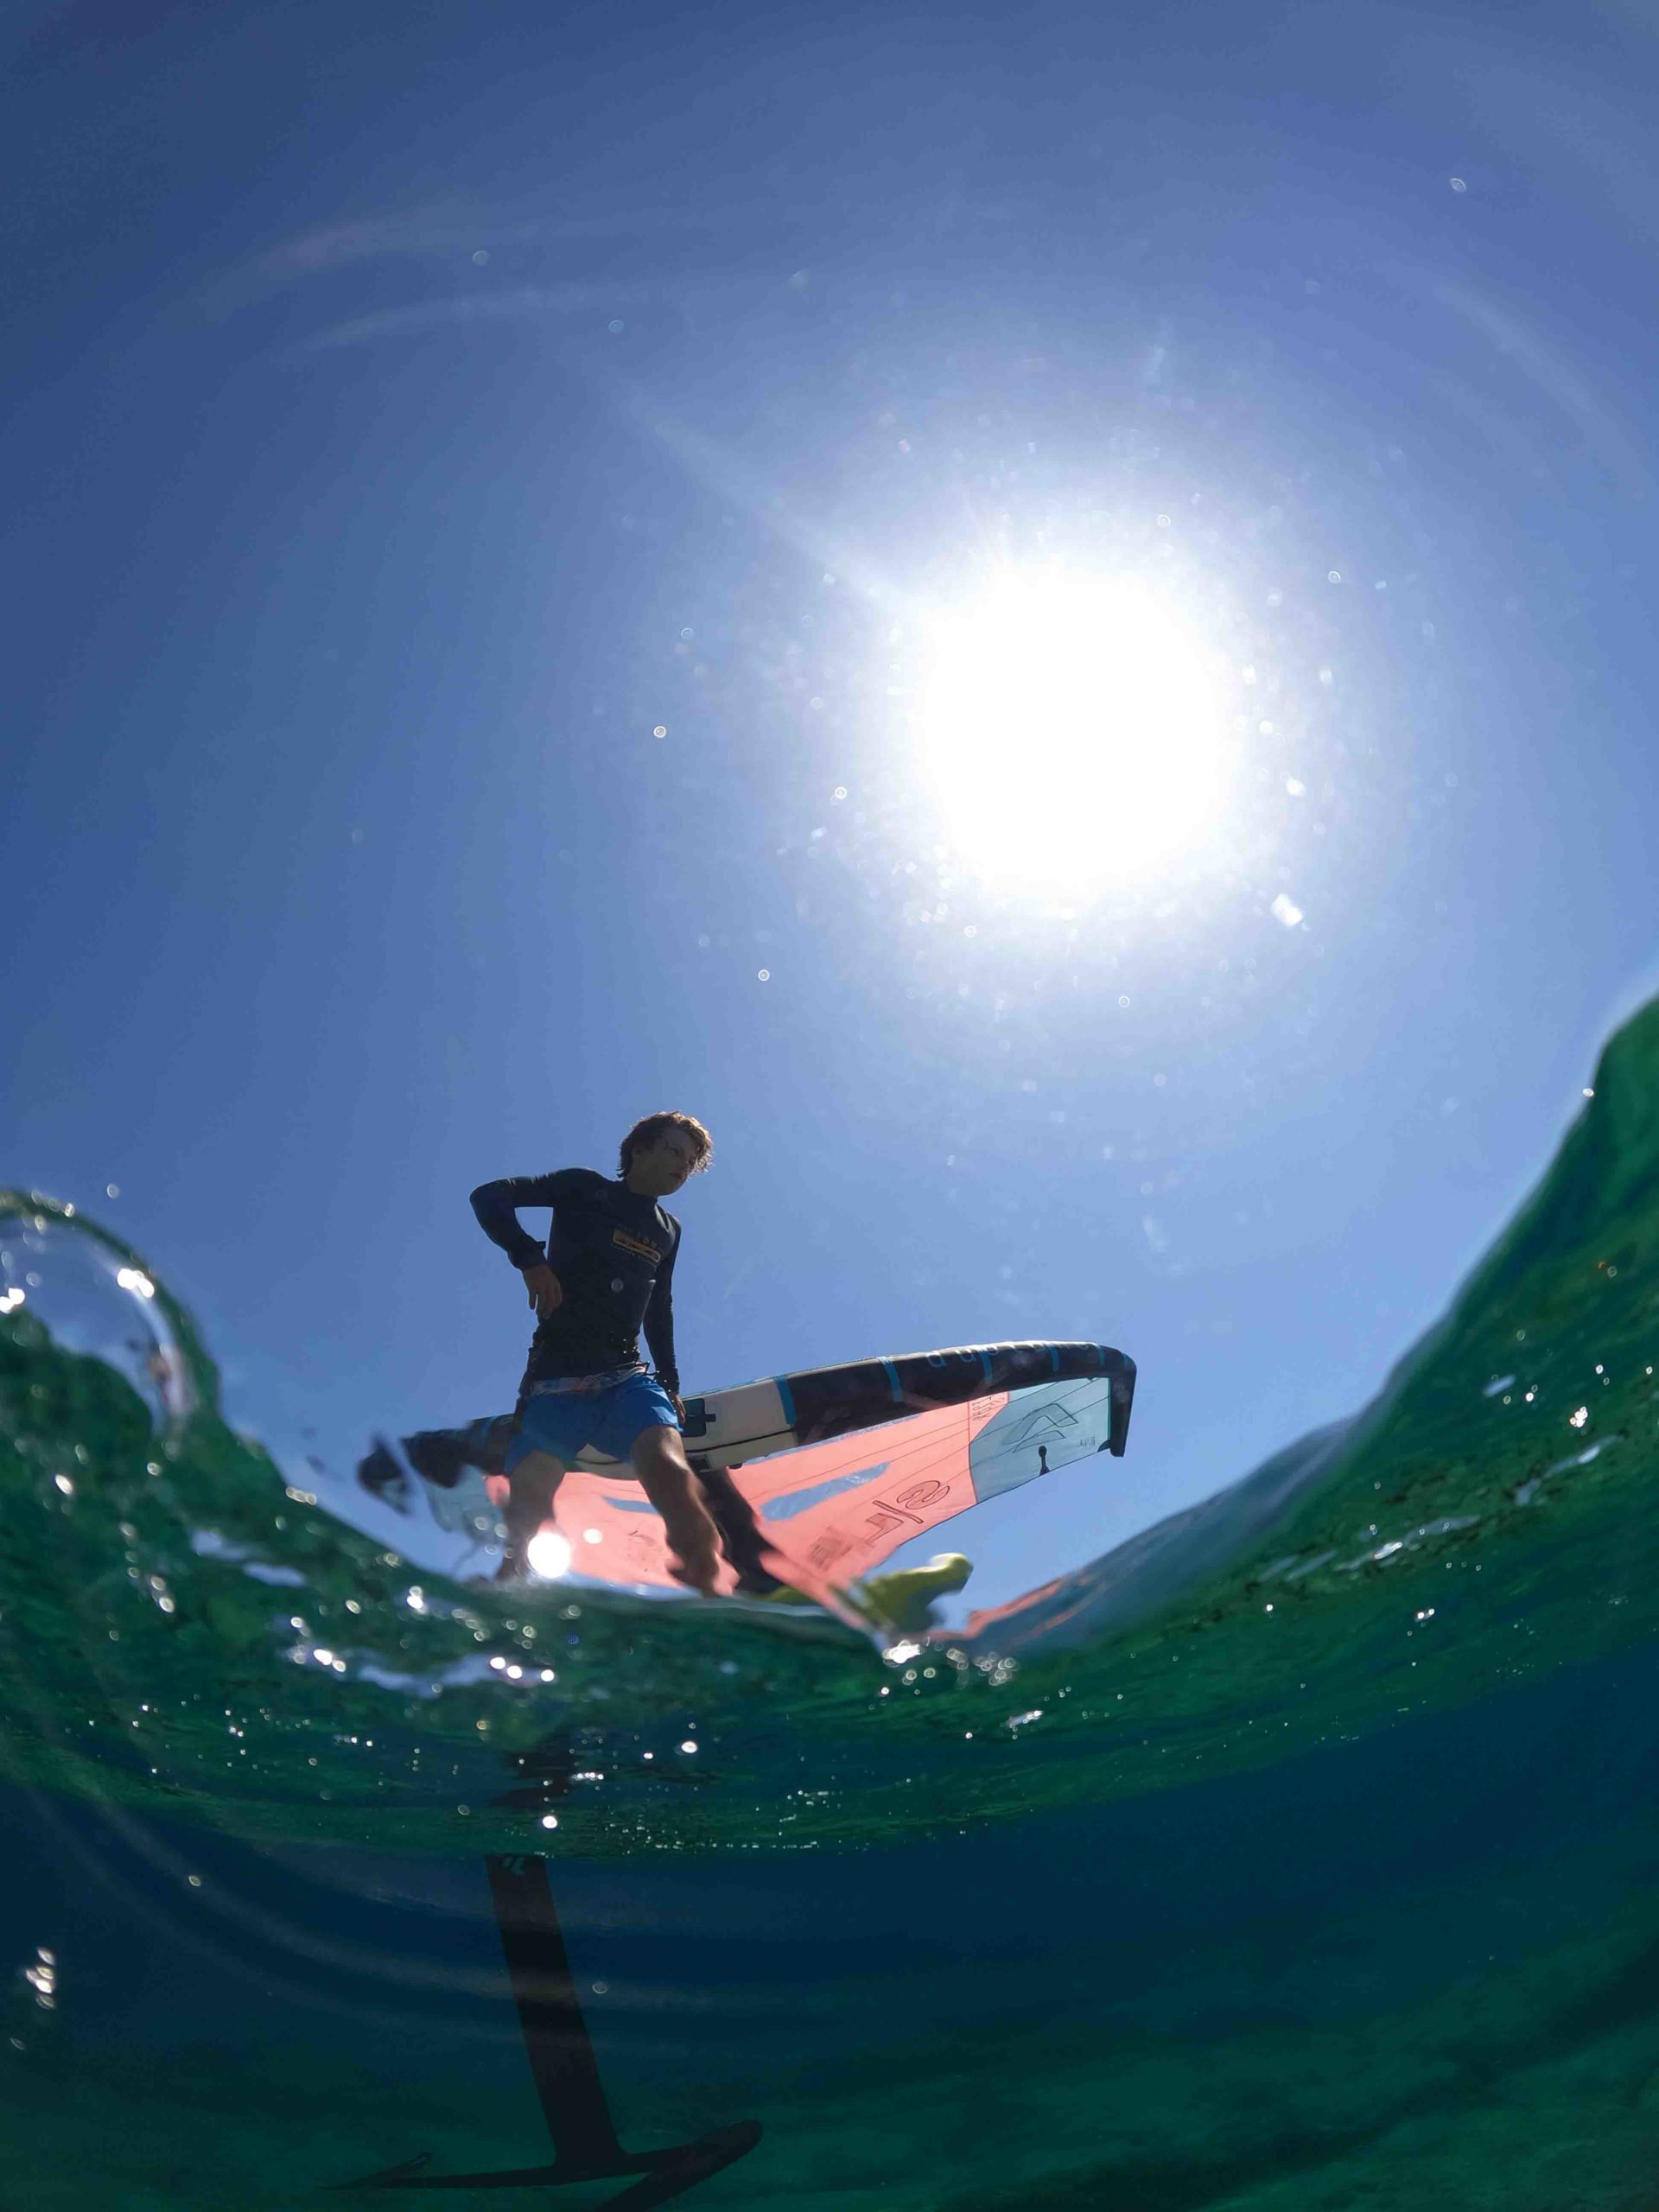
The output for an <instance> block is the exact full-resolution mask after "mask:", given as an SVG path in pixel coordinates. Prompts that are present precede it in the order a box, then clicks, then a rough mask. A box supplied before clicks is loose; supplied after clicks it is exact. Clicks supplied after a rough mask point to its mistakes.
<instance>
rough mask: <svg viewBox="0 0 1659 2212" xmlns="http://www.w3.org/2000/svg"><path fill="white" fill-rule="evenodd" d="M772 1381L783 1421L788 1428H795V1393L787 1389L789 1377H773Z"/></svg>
mask: <svg viewBox="0 0 1659 2212" xmlns="http://www.w3.org/2000/svg"><path fill="white" fill-rule="evenodd" d="M772 1383H773V1386H774V1388H775V1389H776V1390H777V1392H778V1398H779V1403H780V1404H781V1405H782V1407H783V1409H784V1419H785V1421H786V1422H787V1424H788V1425H789V1427H791V1428H793V1427H794V1426H795V1393H794V1392H793V1391H792V1390H791V1389H790V1387H789V1377H788V1376H786V1375H774V1376H772Z"/></svg>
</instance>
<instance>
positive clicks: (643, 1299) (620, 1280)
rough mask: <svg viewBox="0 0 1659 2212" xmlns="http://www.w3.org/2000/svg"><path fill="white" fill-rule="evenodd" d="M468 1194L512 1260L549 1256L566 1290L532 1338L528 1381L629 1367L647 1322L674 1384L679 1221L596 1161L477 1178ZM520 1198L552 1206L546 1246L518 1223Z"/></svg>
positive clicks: (520, 1262) (663, 1372) (518, 1263)
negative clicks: (594, 1164) (491, 1179)
mask: <svg viewBox="0 0 1659 2212" xmlns="http://www.w3.org/2000/svg"><path fill="white" fill-rule="evenodd" d="M472 1203H473V1211H474V1213H475V1214H476V1215H477V1216H478V1220H479V1225H480V1228H481V1229H482V1230H483V1231H484V1234H485V1235H486V1236H487V1237H488V1238H489V1239H490V1240H491V1242H492V1243H495V1244H499V1246H500V1248H501V1249H502V1250H503V1251H504V1252H505V1254H506V1255H507V1257H508V1258H509V1259H510V1260H511V1261H512V1264H513V1266H514V1267H515V1268H529V1267H534V1266H536V1265H537V1263H538V1262H541V1261H543V1260H545V1261H546V1262H547V1264H548V1266H549V1267H550V1268H552V1270H553V1272H554V1274H556V1276H557V1277H558V1279H559V1287H560V1288H561V1289H562V1290H563V1293H564V1297H563V1303H562V1304H560V1305H559V1306H556V1307H555V1308H554V1310H553V1312H552V1313H550V1314H549V1315H548V1317H547V1319H545V1320H544V1321H543V1322H542V1323H541V1324H540V1325H539V1326H538V1327H537V1331H536V1334H535V1336H534V1338H532V1340H531V1347H530V1363H529V1364H528V1366H527V1367H526V1368H525V1370H524V1388H525V1389H529V1388H530V1387H531V1384H533V1383H542V1382H552V1381H556V1380H559V1381H563V1380H566V1379H569V1378H570V1377H573V1376H583V1375H607V1374H610V1373H612V1372H613V1371H614V1370H618V1369H620V1368H627V1367H631V1366H632V1365H633V1364H634V1363H636V1362H637V1361H638V1359H639V1334H640V1332H641V1330H642V1329H643V1331H644V1332H645V1342H646V1344H648V1345H649V1347H650V1350H651V1355H652V1358H653V1359H654V1360H655V1362H656V1363H657V1372H658V1375H659V1376H661V1378H662V1380H663V1382H664V1383H665V1384H666V1386H667V1387H668V1389H671V1390H675V1391H677V1390H678V1389H679V1387H680V1377H679V1369H678V1365H677V1363H676V1360H675V1357H674V1291H673V1283H674V1259H675V1255H676V1254H677V1252H678V1250H679V1248H680V1224H679V1223H678V1222H677V1220H676V1219H675V1218H674V1217H673V1215H672V1214H671V1213H667V1212H665V1211H664V1209H663V1208H662V1207H661V1206H660V1205H658V1204H657V1202H656V1200H655V1199H654V1198H641V1197H640V1196H639V1193H638V1192H634V1191H631V1190H629V1188H628V1186H627V1185H626V1183H624V1182H622V1181H621V1180H620V1179H613V1178H611V1177H608V1176H604V1175H601V1174H598V1173H595V1172H594V1169H592V1168H591V1167H562V1168H559V1169H557V1170H556V1172H555V1173H552V1174H550V1175H509V1176H505V1177H503V1178H502V1179H501V1180H500V1181H499V1182H495V1183H480V1185H479V1186H478V1188H477V1190H475V1191H474V1192H473V1201H472ZM521 1206H550V1207H551V1208H552V1210H553V1223H552V1229H551V1231H550V1235H549V1236H548V1240H547V1244H546V1247H545V1249H543V1246H542V1245H541V1244H539V1243H537V1240H536V1238H535V1237H534V1236H531V1233H530V1231H529V1230H527V1229H525V1227H524V1224H523V1223H522V1222H520V1220H519V1218H518V1209H519V1208H520V1207H521Z"/></svg>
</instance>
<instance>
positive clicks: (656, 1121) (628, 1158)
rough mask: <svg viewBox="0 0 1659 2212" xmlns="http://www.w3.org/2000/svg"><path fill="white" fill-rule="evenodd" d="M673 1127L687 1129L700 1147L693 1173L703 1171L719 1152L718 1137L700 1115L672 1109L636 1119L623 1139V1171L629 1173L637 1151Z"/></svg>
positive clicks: (621, 1159)
mask: <svg viewBox="0 0 1659 2212" xmlns="http://www.w3.org/2000/svg"><path fill="white" fill-rule="evenodd" d="M670 1129H683V1130H684V1132H685V1134H686V1135H687V1136H689V1137H690V1140H691V1141H692V1143H693V1144H694V1145H695V1146H696V1148H697V1156H696V1160H694V1161H693V1163H692V1167H691V1173H693V1174H694V1175H701V1174H702V1171H703V1169H704V1168H705V1167H707V1166H708V1165H709V1161H710V1160H712V1159H713V1158H714V1156H715V1141H714V1139H713V1137H711V1136H710V1135H709V1132H708V1130H707V1129H705V1128H703V1126H702V1122H700V1121H698V1120H697V1118H696V1115H694V1114H676V1113H671V1112H670V1113H663V1114H647V1115H646V1116H645V1119H644V1120H643V1121H639V1122H635V1123H634V1125H633V1127H632V1128H631V1129H630V1130H629V1131H628V1134H627V1135H626V1136H625V1137H624V1138H623V1140H622V1151H621V1155H620V1168H619V1170H618V1172H619V1173H620V1174H623V1175H626V1173H627V1172H628V1170H629V1168H630V1167H632V1165H633V1155H634V1154H635V1153H636V1152H637V1151H639V1150H640V1149H641V1148H643V1147H645V1146H647V1145H653V1144H655V1143H656V1141H657V1140H658V1137H660V1136H662V1135H664V1134H665V1133H666V1132H667V1131H668V1130H670Z"/></svg>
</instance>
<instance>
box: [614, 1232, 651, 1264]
mask: <svg viewBox="0 0 1659 2212" xmlns="http://www.w3.org/2000/svg"><path fill="white" fill-rule="evenodd" d="M611 1242H612V1243H613V1244H620V1246H621V1247H622V1249H623V1250H624V1251H625V1252H632V1253H635V1254H637V1255H638V1256H639V1258H640V1259H642V1260H660V1259H661V1258H662V1256H663V1255H662V1254H661V1253H660V1252H659V1251H658V1249H657V1247H656V1246H655V1245H654V1244H652V1243H648V1242H647V1241H646V1239H645V1237H643V1236H635V1235H634V1234H633V1232H632V1230H628V1229H613V1230H612V1231H611Z"/></svg>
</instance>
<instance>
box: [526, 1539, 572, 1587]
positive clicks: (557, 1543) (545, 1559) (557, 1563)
mask: <svg viewBox="0 0 1659 2212" xmlns="http://www.w3.org/2000/svg"><path fill="white" fill-rule="evenodd" d="M524 1556H525V1558H526V1559H527V1560H529V1562H530V1571H531V1573H532V1574H537V1575H539V1576H540V1577H541V1579H542V1580H543V1582H556V1581H558V1580H560V1578H561V1577H562V1576H563V1575H566V1574H569V1572H570V1546H569V1541H567V1540H566V1539H565V1538H564V1537H563V1536H561V1535H558V1534H557V1533H556V1531H555V1530H554V1529H542V1530H540V1531H539V1532H538V1533H537V1535H533V1536H532V1537H531V1540H530V1542H529V1544H528V1546H527V1547H526V1548H525V1553H524Z"/></svg>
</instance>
